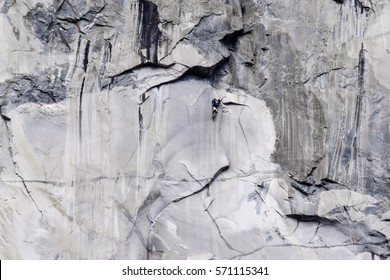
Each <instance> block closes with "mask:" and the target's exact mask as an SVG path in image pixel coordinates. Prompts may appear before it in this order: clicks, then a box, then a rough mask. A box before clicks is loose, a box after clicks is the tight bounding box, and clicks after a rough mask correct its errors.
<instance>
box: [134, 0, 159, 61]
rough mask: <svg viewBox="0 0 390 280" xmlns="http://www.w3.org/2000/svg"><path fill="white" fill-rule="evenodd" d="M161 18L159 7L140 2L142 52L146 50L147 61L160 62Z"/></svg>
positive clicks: (139, 21)
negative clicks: (159, 25)
mask: <svg viewBox="0 0 390 280" xmlns="http://www.w3.org/2000/svg"><path fill="white" fill-rule="evenodd" d="M159 22H160V16H159V13H158V10H157V6H156V5H155V4H154V3H152V2H150V1H147V0H139V17H138V25H139V42H140V50H142V49H146V59H147V60H149V61H151V62H152V63H157V62H158V46H159V40H160V37H161V32H160V30H159V29H158V23H159Z"/></svg>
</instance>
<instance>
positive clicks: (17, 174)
mask: <svg viewBox="0 0 390 280" xmlns="http://www.w3.org/2000/svg"><path fill="white" fill-rule="evenodd" d="M1 118H2V119H3V121H4V124H5V127H6V130H7V135H8V143H9V148H8V149H9V153H10V156H11V159H12V163H13V165H14V173H15V175H16V176H18V177H19V178H20V180H21V181H22V184H23V186H24V189H25V191H26V193H27V195H28V197H29V198H30V200H31V201H32V203H33V204H34V206H35V208H36V209H37V210H38V212H39V213H40V215H41V217H42V218H43V212H42V210H41V209H40V208H39V207H38V204H37V203H36V201H35V199H34V198H33V196H32V195H31V191H30V190H29V188H28V186H27V184H26V182H25V180H24V178H23V177H22V175H20V173H19V172H18V170H17V169H18V168H17V165H16V160H15V155H14V152H13V149H12V142H13V141H12V133H11V129H10V128H9V126H8V122H9V121H11V119H10V118H8V117H5V116H3V115H2V114H1Z"/></svg>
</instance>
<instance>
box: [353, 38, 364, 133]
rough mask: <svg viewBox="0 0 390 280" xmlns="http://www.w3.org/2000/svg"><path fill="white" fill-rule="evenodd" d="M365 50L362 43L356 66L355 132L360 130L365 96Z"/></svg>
mask: <svg viewBox="0 0 390 280" xmlns="http://www.w3.org/2000/svg"><path fill="white" fill-rule="evenodd" d="M364 68H365V49H364V45H363V43H362V47H361V49H360V51H359V64H358V89H359V94H358V97H357V105H356V116H355V120H356V132H359V130H360V122H361V120H360V118H361V110H362V106H363V97H364V94H365V89H364V71H365V69H364Z"/></svg>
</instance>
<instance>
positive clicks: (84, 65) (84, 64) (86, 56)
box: [83, 40, 91, 73]
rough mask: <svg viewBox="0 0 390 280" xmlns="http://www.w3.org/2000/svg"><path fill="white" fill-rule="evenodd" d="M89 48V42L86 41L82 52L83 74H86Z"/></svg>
mask: <svg viewBox="0 0 390 280" xmlns="http://www.w3.org/2000/svg"><path fill="white" fill-rule="evenodd" d="M90 46H91V41H89V40H88V41H87V44H86V46H85V50H84V59H83V67H84V73H86V72H87V67H88V55H89V48H90Z"/></svg>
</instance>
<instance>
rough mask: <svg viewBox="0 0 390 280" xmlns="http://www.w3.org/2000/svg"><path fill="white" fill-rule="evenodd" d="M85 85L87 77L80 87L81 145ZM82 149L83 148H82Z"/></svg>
mask: <svg viewBox="0 0 390 280" xmlns="http://www.w3.org/2000/svg"><path fill="white" fill-rule="evenodd" d="M84 85H85V77H84V78H83V81H82V82H81V87H80V94H79V139H80V143H81V141H82V139H83V137H82V136H83V135H82V133H83V93H84ZM80 149H81V146H80Z"/></svg>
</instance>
